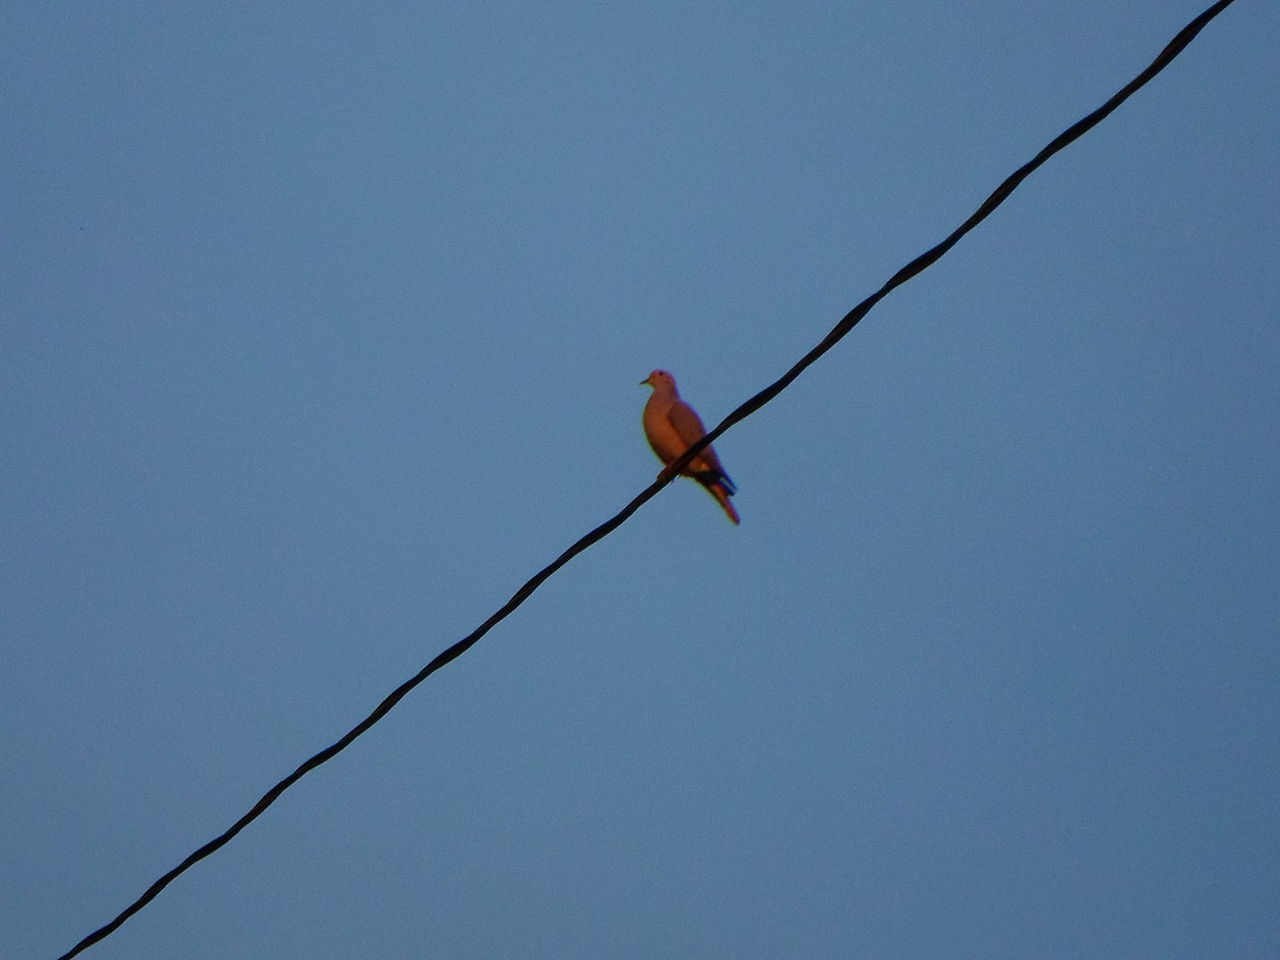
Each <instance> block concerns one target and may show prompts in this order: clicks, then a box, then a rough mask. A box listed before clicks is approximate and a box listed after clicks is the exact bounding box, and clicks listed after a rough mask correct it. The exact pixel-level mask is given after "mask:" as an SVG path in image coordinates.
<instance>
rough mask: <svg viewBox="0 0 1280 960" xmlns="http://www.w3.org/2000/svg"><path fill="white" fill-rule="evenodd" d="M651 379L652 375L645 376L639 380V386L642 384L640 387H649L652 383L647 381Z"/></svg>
mask: <svg viewBox="0 0 1280 960" xmlns="http://www.w3.org/2000/svg"><path fill="white" fill-rule="evenodd" d="M652 379H653V377H652V376H649V377H645V378H644V379H643V380H641V381H640V386H642V387H651V386H653V384H651V383H650V382H649V381H650V380H652Z"/></svg>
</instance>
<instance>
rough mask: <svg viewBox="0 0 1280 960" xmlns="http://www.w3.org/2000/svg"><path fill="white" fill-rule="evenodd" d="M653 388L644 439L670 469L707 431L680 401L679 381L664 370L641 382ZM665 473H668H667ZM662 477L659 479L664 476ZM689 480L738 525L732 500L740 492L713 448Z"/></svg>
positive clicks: (693, 466)
mask: <svg viewBox="0 0 1280 960" xmlns="http://www.w3.org/2000/svg"><path fill="white" fill-rule="evenodd" d="M640 383H641V385H642V386H643V385H644V384H648V385H649V386H651V387H653V395H652V396H651V397H649V402H648V403H646V404H645V405H644V435H645V436H646V437H648V438H649V446H651V447H653V452H654V453H656V454H657V455H658V459H659V460H661V461H662V462H663V463H664V464H666V465H667V466H668V467H670V466H671V464H673V463H675V462H676V461H677V460H679V459H680V457H681V455H682V454H683V453H684V452H685V451H686V450H688V449H689V448H690V447H691V446H693V445H694V444H695V443H697V442H698V441H699V440H701V439H702V438H703V436H704V435H705V434H706V432H707V430H706V428H705V427H704V426H703V425H702V421H701V420H699V419H698V415H697V414H696V413H694V412H693V407H691V406H689V405H688V404H687V403H685V402H684V401H683V400H681V399H680V394H679V392H677V390H676V378H675V377H673V376H671V374H669V373H667V371H665V370H655V371H653V373H651V374H649V376H647V377H645V378H644V379H643V380H641V381H640ZM662 473H666V471H665V470H664V471H663V472H662ZM662 473H660V474H658V476H662ZM681 473H683V474H684V475H685V476H686V477H693V479H695V480H697V481H698V482H699V483H700V484H702V485H703V486H704V487H706V488H707V492H708V493H710V494H711V495H712V496H713V497H715V498H716V502H717V503H719V504H720V506H722V507H724V512H725V513H727V514H728V515H729V519H730V520H732V521H733V522H734V523H738V522H739V520H738V511H737V510H735V509H733V504H732V503H730V502H729V498H730V497H732V496H733V495H734V494H735V493H737V492H738V488H737V487H735V486H734V485H733V481H732V480H730V479H729V475H728V474H727V473H725V472H724V467H722V466H720V458H719V457H717V456H716V452H715V451H714V450H712V449H711V447H709V446H707V447H703V448H702V450H701V452H700V453H699V454H698V455H697V456H696V457H694V458H693V460H692V461H691V462H690V463H689V465H688V466H687V467H685V468H684V470H682V471H681Z"/></svg>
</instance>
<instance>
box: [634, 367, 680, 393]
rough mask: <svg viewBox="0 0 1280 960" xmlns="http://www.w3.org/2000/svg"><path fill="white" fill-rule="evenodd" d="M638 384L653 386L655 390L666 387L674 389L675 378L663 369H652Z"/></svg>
mask: <svg viewBox="0 0 1280 960" xmlns="http://www.w3.org/2000/svg"><path fill="white" fill-rule="evenodd" d="M640 385H641V386H642V387H643V386H650V387H653V389H655V390H661V389H663V388H668V389H671V390H673V391H674V390H675V388H676V378H675V377H673V376H672V375H671V374H669V373H667V371H665V370H654V371H653V372H652V373H651V374H649V375H648V376H647V377H645V378H644V379H643V380H641V381H640Z"/></svg>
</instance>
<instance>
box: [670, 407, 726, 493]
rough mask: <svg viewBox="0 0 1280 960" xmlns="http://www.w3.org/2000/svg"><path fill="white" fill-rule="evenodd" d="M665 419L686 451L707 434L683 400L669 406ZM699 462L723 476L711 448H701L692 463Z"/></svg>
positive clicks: (717, 458)
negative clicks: (681, 441) (668, 421)
mask: <svg viewBox="0 0 1280 960" xmlns="http://www.w3.org/2000/svg"><path fill="white" fill-rule="evenodd" d="M667 419H668V420H670V421H671V426H673V427H675V429H676V433H678V434H679V435H680V439H681V440H683V441H684V446H685V449H686V450H687V449H689V447H691V446H693V445H694V444H695V443H697V442H698V441H699V440H701V439H702V438H703V437H704V436H705V435H706V433H707V428H706V427H704V426H703V425H702V420H701V419H700V418H699V417H698V415H697V414H696V413H695V412H694V410H693V407H691V406H689V405H688V404H687V403H685V402H684V401H683V400H677V401H675V402H674V403H673V404H671V409H670V410H669V411H668V412H667ZM699 460H700V461H702V462H703V463H705V464H706V465H707V466H708V467H711V468H712V469H713V470H715V471H716V473H718V474H721V475H722V476H723V475H724V467H722V466H720V458H719V457H717V456H716V452H715V451H714V450H712V449H711V447H703V448H702V452H701V453H700V454H698V456H697V457H695V458H694V463H697V462H698V461H699Z"/></svg>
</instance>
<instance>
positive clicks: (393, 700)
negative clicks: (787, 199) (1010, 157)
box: [58, 0, 1234, 960]
mask: <svg viewBox="0 0 1280 960" xmlns="http://www.w3.org/2000/svg"><path fill="white" fill-rule="evenodd" d="M1233 2H1234V0H1218V2H1217V3H1215V4H1213V5H1212V6H1211V7H1209V8H1208V9H1207V10H1205V11H1204V12H1202V13H1201V14H1200V15H1199V16H1197V17H1196V18H1195V19H1193V20H1192V21H1191V22H1190V23H1188V24H1187V25H1186V26H1185V27H1183V28H1182V29H1181V30H1179V31H1178V33H1177V35H1176V36H1175V37H1174V38H1173V39H1172V40H1170V41H1169V44H1168V45H1167V46H1166V47H1165V48H1164V49H1163V50H1162V51H1161V52H1160V55H1159V56H1157V57H1156V58H1155V59H1154V60H1152V61H1151V63H1150V64H1149V65H1148V66H1147V67H1146V69H1144V70H1143V71H1142V72H1141V73H1139V74H1138V75H1137V76H1136V77H1134V78H1133V79H1132V80H1130V81H1129V82H1128V83H1127V84H1125V85H1124V86H1123V87H1122V88H1120V90H1119V91H1117V92H1116V93H1115V95H1114V96H1112V97H1111V99H1109V100H1108V101H1107V102H1106V103H1104V104H1103V105H1102V106H1100V107H1098V109H1096V110H1094V111H1093V112H1092V113H1090V114H1088V115H1087V116H1085V117H1083V118H1081V119H1080V120H1077V121H1076V122H1075V123H1073V124H1072V125H1071V126H1070V127H1068V128H1067V129H1066V130H1064V131H1062V133H1060V134H1058V135H1057V136H1056V137H1054V138H1053V140H1051V141H1050V142H1049V143H1048V144H1046V145H1045V147H1044V149H1042V150H1041V151H1040V152H1039V153H1037V154H1036V155H1035V156H1034V157H1033V158H1032V159H1031V160H1029V161H1027V162H1026V163H1024V164H1023V165H1022V166H1021V167H1019V168H1018V169H1017V170H1015V171H1014V172H1013V173H1011V174H1010V175H1009V176H1008V177H1007V178H1006V179H1005V180H1004V182H1003V183H1001V184H1000V186H998V187H996V189H995V191H994V192H993V193H992V194H991V196H989V197H987V199H986V200H984V201H983V202H982V204H981V205H980V206H979V207H978V209H977V210H975V211H974V212H973V214H972V215H971V216H970V217H969V218H968V219H967V220H965V221H964V223H962V224H961V225H960V226H959V227H957V228H956V229H955V230H954V231H953V232H952V233H951V234H950V235H949V236H948V237H947V238H946V239H945V240H943V241H942V242H941V243H939V244H937V245H936V246H934V247H932V248H931V249H929V250H926V251H925V252H924V253H922V254H920V256H918V257H916V258H915V259H914V260H912V261H911V262H910V263H908V264H907V265H906V266H904V267H903V268H902V269H901V270H899V271H898V272H897V273H895V274H894V275H893V276H892V277H890V278H889V279H888V280H887V281H886V282H885V284H884V286H882V287H881V288H880V289H879V290H877V291H876V292H875V293H873V294H871V296H869V297H867V298H866V299H865V300H863V301H862V302H861V303H859V304H858V305H857V306H856V307H854V308H853V309H852V310H850V311H849V312H848V313H847V314H846V315H845V316H844V318H843V319H842V320H841V321H840V322H839V323H837V324H836V325H835V327H833V328H832V330H831V332H830V333H828V334H827V335H826V336H825V337H824V338H823V339H822V341H821V342H820V343H819V344H818V345H817V346H815V347H814V348H813V349H812V350H810V351H809V352H808V353H806V354H805V355H804V356H803V357H801V358H800V359H799V360H798V361H796V363H795V365H794V366H792V367H791V369H789V370H788V371H787V372H786V373H784V374H783V375H782V376H781V377H780V378H779V379H777V380H776V381H774V382H773V383H771V384H769V386H767V387H765V388H764V389H763V390H761V391H760V392H759V393H757V394H756V395H755V396H753V397H751V398H750V399H748V400H746V401H745V402H743V403H742V404H741V405H740V406H738V407H737V409H735V410H734V411H733V412H731V413H730V414H729V415H728V416H727V417H725V418H724V420H722V421H721V422H720V424H719V425H718V426H717V427H716V428H715V429H714V430H712V431H711V432H710V433H708V434H707V435H706V436H705V437H703V438H702V440H700V441H699V442H698V443H696V444H694V445H693V446H692V447H690V448H689V450H688V451H687V452H686V453H685V454H684V456H682V457H681V458H680V459H679V460H677V461H676V462H675V463H674V464H672V469H671V470H668V471H664V472H663V474H662V476H661V477H660V478H659V479H658V480H655V481H654V482H653V483H651V484H650V485H649V486H648V487H646V488H645V489H644V490H643V491H641V492H640V493H639V494H638V495H637V496H636V497H635V499H633V500H632V501H631V502H630V503H628V504H627V505H626V506H625V507H623V508H622V509H621V510H620V511H618V513H617V514H616V515H615V516H613V517H611V518H610V519H608V520H606V521H605V522H604V523H602V524H600V525H599V526H598V527H596V528H595V529H594V530H592V531H590V532H589V533H587V534H584V535H583V536H582V537H580V538H579V539H578V540H576V541H575V542H574V543H573V545H572V546H570V547H569V548H568V549H567V550H565V551H564V552H563V553H562V554H560V556H558V557H556V559H555V560H553V561H552V562H551V563H549V564H547V566H545V567H543V568H542V569H541V570H539V571H538V572H537V573H535V574H534V575H533V576H532V577H530V578H529V579H528V580H527V581H526V582H525V583H524V584H523V585H522V586H521V587H520V589H519V590H517V591H516V592H515V593H514V594H512V596H511V599H509V600H508V601H507V602H506V603H504V604H503V605H502V606H501V607H499V608H498V609H497V610H495V611H494V612H493V614H492V615H491V616H490V617H489V618H488V619H487V620H485V621H484V623H482V624H480V626H478V627H476V629H475V630H474V631H472V632H471V633H469V634H468V635H467V636H465V637H463V638H462V639H461V640H459V641H458V642H457V643H455V644H454V645H453V646H451V647H449V648H448V649H446V650H444V651H442V652H441V653H440V654H438V655H437V656H436V658H435V659H434V660H432V661H431V662H430V663H428V664H427V665H426V666H425V667H423V668H422V669H421V670H419V671H418V672H417V673H416V674H414V675H413V676H412V677H410V678H409V679H408V680H406V681H405V682H404V683H402V684H400V686H398V687H396V689H395V690H393V691H392V692H391V693H389V694H387V696H386V697H385V698H384V699H383V701H382V702H381V703H379V704H378V705H377V707H375V708H374V710H373V712H372V713H370V714H369V715H368V716H367V717H365V718H364V719H363V720H361V721H360V722H359V723H358V724H356V726H354V727H353V728H352V729H351V730H350V731H349V732H348V733H347V734H346V735H345V736H343V737H342V739H340V740H338V741H337V742H336V743H333V744H331V745H330V746H328V747H326V748H325V749H323V750H321V751H320V752H319V753H317V754H316V755H315V756H313V757H311V758H310V759H308V760H306V761H304V762H303V763H302V764H301V765H299V766H298V768H297V769H296V770H294V771H293V772H292V773H291V774H289V775H288V776H287V777H285V778H284V779H283V780H281V781H280V782H279V783H277V784H276V785H275V786H274V787H272V788H271V789H270V790H268V791H267V792H266V793H264V794H263V795H262V798H261V799H260V800H258V802H257V803H255V804H254V805H253V807H252V808H251V809H250V810H249V811H248V812H247V813H246V814H244V816H242V817H241V818H240V819H239V820H237V821H236V822H235V823H233V824H232V825H231V826H230V827H228V828H227V830H226V831H224V832H223V833H221V834H219V835H218V836H216V837H214V838H213V839H212V840H210V841H209V842H208V843H206V844H205V845H204V846H202V847H200V848H199V849H197V850H195V851H193V852H192V853H191V854H189V855H188V856H187V857H186V859H184V860H183V861H182V862H181V863H179V864H178V865H177V866H176V867H174V868H173V869H171V870H169V871H168V872H167V873H165V874H164V875H163V876H161V877H160V878H159V879H158V880H156V881H155V883H153V884H152V885H151V886H150V887H148V888H147V889H146V891H145V892H144V893H143V894H142V895H141V896H140V897H138V899H137V900H135V901H134V902H133V903H131V904H130V905H129V906H127V907H126V908H125V909H124V910H122V911H120V913H119V914H118V915H117V916H116V917H115V918H114V919H113V920H111V921H110V922H109V923H107V924H105V925H103V926H102V927H99V928H98V929H97V930H95V931H93V932H92V933H90V934H89V935H88V936H86V937H85V938H84V939H83V940H81V941H80V942H79V943H77V944H76V945H75V946H74V947H72V948H71V949H70V950H68V951H67V952H66V953H64V954H62V956H61V957H59V958H58V960H70V958H72V957H74V956H76V955H77V954H79V953H80V952H81V951H83V950H85V949H86V948H88V947H91V946H93V945H94V944H95V943H97V942H98V941H100V940H103V939H104V938H106V937H108V936H110V934H111V933H112V932H114V931H115V930H116V929H117V928H118V927H119V926H120V925H121V924H122V923H124V922H125V921H126V920H128V919H129V918H130V917H132V916H133V915H134V914H135V913H137V912H138V911H139V910H141V909H142V908H143V907H145V906H146V905H147V904H148V903H150V902H151V901H152V900H154V899H155V898H156V896H157V895H159V893H160V891H162V890H163V889H164V888H165V887H167V886H168V885H169V884H170V883H171V882H173V881H174V880H175V879H176V878H177V877H178V876H179V875H181V874H182V873H184V872H186V870H187V869H188V868H190V867H192V866H194V865H195V864H196V863H198V862H199V861H201V860H203V859H204V858H205V857H208V856H210V855H211V854H213V853H214V852H216V851H217V850H218V849H220V848H221V847H223V846H224V845H225V844H227V843H228V842H230V841H231V839H232V838H234V837H235V836H236V834H238V833H239V832H240V831H241V830H243V829H244V828H245V827H247V826H248V825H249V824H250V823H252V822H253V821H254V820H256V819H257V818H258V817H259V816H261V815H262V813H263V812H264V811H265V810H266V809H267V807H269V806H271V805H272V804H273V803H275V802H276V800H278V799H279V798H280V795H281V794H282V793H284V792H285V791H286V790H288V789H289V788H290V787H291V786H293V785H294V784H295V783H297V782H298V781H299V780H301V779H302V778H303V777H304V776H306V775H307V774H308V773H310V772H311V771H312V770H314V769H315V768H316V767H318V766H320V765H321V764H322V763H326V762H327V761H329V760H331V759H333V758H334V757H335V756H337V755H338V754H339V753H341V752H342V751H343V750H345V749H346V748H347V747H349V746H350V745H351V744H352V743H353V742H354V741H355V739H356V738H357V737H359V736H360V735H361V734H363V733H365V732H366V731H367V730H368V729H369V728H370V727H372V726H373V725H374V724H375V723H377V722H378V721H379V720H381V719H382V718H383V717H384V716H386V715H387V714H388V713H389V712H390V711H391V709H392V708H393V707H395V705H396V704H398V703H399V702H400V701H401V700H403V699H404V698H405V696H407V695H408V694H409V692H410V691H411V690H413V688H414V687H416V686H418V684H420V683H422V681H423V680H425V679H427V677H429V676H431V674H433V673H435V672H436V671H437V670H439V669H440V668H441V667H443V666H445V665H446V664H449V663H451V662H452V661H454V660H456V659H457V658H458V657H460V656H462V654H464V653H466V652H467V651H468V650H469V649H471V647H472V646H474V645H475V643H476V642H477V641H479V640H480V638H481V637H483V636H484V635H485V634H486V633H488V632H489V631H490V630H491V629H492V628H493V627H495V626H496V625H497V624H499V623H500V622H502V621H503V620H504V619H506V617H507V616H508V615H509V614H510V613H511V612H512V611H513V610H515V609H516V607H518V606H520V604H522V603H524V601H525V600H527V599H528V598H529V596H530V595H531V594H532V593H533V592H534V591H535V590H537V589H538V587H540V586H542V584H543V583H544V582H545V581H546V580H547V579H548V578H549V577H550V576H551V575H552V574H554V573H555V572H556V571H557V570H559V569H560V568H561V567H563V566H564V565H565V564H567V563H568V562H569V561H570V560H572V559H573V558H574V557H576V556H577V555H578V554H580V553H582V552H583V551H584V550H586V549H587V548H588V547H590V546H592V545H593V544H595V543H598V542H599V541H600V540H603V539H604V538H605V537H607V536H608V535H609V534H610V533H612V532H613V531H614V530H616V529H617V528H618V527H620V526H621V525H622V524H623V523H625V522H626V520H627V519H628V518H629V517H630V516H631V515H632V514H633V513H635V512H636V511H637V510H639V509H640V507H641V506H643V505H644V504H645V503H646V502H648V501H649V500H650V499H652V498H653V497H654V496H655V495H656V494H657V493H658V491H659V490H661V489H662V488H663V487H664V486H666V485H667V484H668V483H670V482H671V479H672V478H673V477H674V476H675V475H676V474H677V473H678V472H679V470H680V469H682V468H683V467H684V466H686V465H687V464H688V463H689V462H690V461H692V460H693V458H694V457H695V456H697V454H698V452H699V451H700V450H702V448H703V447H705V446H707V445H708V444H710V443H711V442H713V441H714V440H715V439H716V438H718V437H719V436H720V435H721V434H723V433H724V432H725V431H726V430H728V429H729V428H730V427H732V426H733V425H734V424H737V423H739V422H741V421H743V420H745V419H746V418H747V417H749V416H751V414H753V413H755V412H756V411H757V410H759V409H760V408H761V407H763V406H764V405H765V404H766V403H768V402H769V401H770V400H772V399H773V398H774V397H776V396H777V395H778V394H780V393H781V392H782V391H783V390H785V389H786V388H787V387H788V386H790V385H791V383H792V381H794V380H795V379H796V378H797V377H798V376H800V374H801V373H803V372H804V371H805V369H806V368H808V367H809V365H810V364H812V363H813V362H814V361H816V360H817V359H818V358H819V357H821V356H822V355H823V354H824V353H826V352H827V351H828V350H830V349H831V348H832V347H834V346H835V345H836V344H837V343H839V342H840V340H842V339H843V338H844V336H845V335H846V334H847V333H848V332H849V331H850V330H852V329H853V328H854V326H856V325H857V323H858V322H859V321H860V320H861V319H862V318H863V317H865V316H866V315H867V314H868V313H870V312H871V309H872V308H873V307H874V306H875V305H876V304H877V303H879V302H880V301H881V300H883V299H884V298H885V297H886V296H888V294H889V293H890V292H892V291H893V290H894V289H895V288H897V287H900V286H901V285H902V284H904V283H906V282H907V281H908V280H910V279H912V278H913V277H915V276H917V275H918V274H920V273H922V272H923V271H925V270H927V269H928V268H929V267H930V266H932V265H933V264H934V263H935V262H937V261H938V260H939V259H940V258H941V257H942V256H943V255H944V254H945V253H947V251H949V250H950V249H951V248H952V247H954V246H955V245H956V244H957V243H958V242H959V241H960V239H961V238H962V237H963V236H964V235H965V234H966V233H968V232H969V231H970V230H972V229H973V228H974V227H976V226H977V225H978V224H979V223H981V222H982V221H983V220H985V219H986V218H987V217H988V216H990V215H991V213H992V212H993V211H994V210H995V209H996V207H998V206H1000V204H1002V203H1004V201H1005V200H1006V199H1008V197H1009V195H1010V194H1011V193H1013V191H1014V190H1016V189H1017V188H1018V187H1019V186H1020V185H1021V183H1022V181H1023V180H1025V179H1026V178H1027V177H1029V176H1030V175H1031V174H1032V173H1034V172H1035V171H1036V170H1037V169H1038V168H1039V167H1040V166H1042V165H1043V164H1044V163H1045V162H1046V161H1048V160H1049V158H1050V157H1052V156H1053V155H1054V154H1056V153H1058V152H1059V151H1061V150H1062V149H1063V148H1064V147H1066V146H1068V145H1069V144H1071V143H1073V142H1074V141H1076V140H1078V139H1079V138H1080V137H1082V136H1084V134H1086V133H1088V132H1089V131H1090V130H1091V129H1093V128H1094V127H1095V126H1097V125H1098V124H1099V123H1101V122H1102V121H1103V120H1104V119H1106V117H1107V116H1109V115H1110V114H1111V112H1112V111H1113V110H1115V109H1116V108H1117V107H1118V106H1120V104H1122V103H1124V101H1125V100H1127V99H1129V97H1130V96H1131V95H1132V94H1133V93H1135V92H1136V91H1137V90H1139V89H1140V88H1141V87H1143V86H1145V85H1146V83H1147V82H1148V81H1150V80H1151V79H1152V78H1153V77H1154V76H1155V75H1156V74H1158V73H1159V72H1160V71H1161V70H1163V69H1164V68H1165V67H1167V66H1168V65H1169V64H1170V63H1171V62H1172V61H1173V59H1174V58H1175V57H1177V56H1178V54H1180V53H1181V52H1182V51H1183V50H1184V49H1185V48H1186V47H1187V45H1188V44H1190V43H1191V41H1192V40H1194V39H1195V38H1196V35H1197V34H1199V33H1200V31H1201V30H1202V29H1204V27H1205V26H1206V25H1207V24H1208V23H1209V21H1211V20H1212V19H1213V18H1214V17H1216V16H1217V15H1218V14H1220V13H1221V12H1222V11H1223V10H1225V9H1226V8H1227V7H1229V6H1230V5H1231V4H1232V3H1233Z"/></svg>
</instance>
